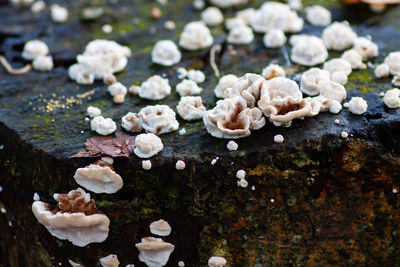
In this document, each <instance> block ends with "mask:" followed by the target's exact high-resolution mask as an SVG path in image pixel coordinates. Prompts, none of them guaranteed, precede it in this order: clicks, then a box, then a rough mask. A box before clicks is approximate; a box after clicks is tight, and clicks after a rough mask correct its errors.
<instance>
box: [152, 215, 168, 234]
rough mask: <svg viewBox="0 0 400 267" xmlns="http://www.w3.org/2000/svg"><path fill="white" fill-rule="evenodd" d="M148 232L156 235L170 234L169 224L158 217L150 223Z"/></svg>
mask: <svg viewBox="0 0 400 267" xmlns="http://www.w3.org/2000/svg"><path fill="white" fill-rule="evenodd" d="M149 227H150V232H151V233H152V234H154V235H158V236H169V235H170V234H171V230H172V228H171V226H170V225H169V223H168V222H167V221H164V220H163V219H160V220H158V221H154V222H152V223H151V224H150V226H149Z"/></svg>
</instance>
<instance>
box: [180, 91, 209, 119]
mask: <svg viewBox="0 0 400 267" xmlns="http://www.w3.org/2000/svg"><path fill="white" fill-rule="evenodd" d="M176 110H177V111H178V114H179V116H181V117H182V119H184V120H187V121H194V120H200V119H201V118H203V114H204V112H206V108H205V107H204V105H203V100H202V98H201V97H200V96H184V97H181V100H180V101H179V103H178V105H177V106H176Z"/></svg>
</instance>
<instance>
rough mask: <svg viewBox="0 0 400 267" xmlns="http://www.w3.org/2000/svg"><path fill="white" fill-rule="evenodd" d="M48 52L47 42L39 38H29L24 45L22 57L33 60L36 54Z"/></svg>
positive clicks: (42, 54) (41, 54)
mask: <svg viewBox="0 0 400 267" xmlns="http://www.w3.org/2000/svg"><path fill="white" fill-rule="evenodd" d="M48 54H49V47H48V46H47V44H46V43H45V42H43V41H40V40H30V41H28V42H26V44H25V45H24V49H23V51H22V57H23V58H24V59H26V60H34V59H35V58H36V57H38V56H47V55H48Z"/></svg>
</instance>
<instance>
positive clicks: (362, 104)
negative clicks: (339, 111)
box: [348, 96, 368, 115]
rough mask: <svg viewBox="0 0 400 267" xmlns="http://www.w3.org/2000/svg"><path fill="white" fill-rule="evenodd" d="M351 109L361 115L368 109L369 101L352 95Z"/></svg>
mask: <svg viewBox="0 0 400 267" xmlns="http://www.w3.org/2000/svg"><path fill="white" fill-rule="evenodd" d="M348 108H349V110H350V111H351V113H353V114H357V115H361V114H363V113H365V112H366V111H367V109H368V104H367V102H366V101H365V100H364V99H363V98H362V97H358V96H357V97H352V98H351V100H350V101H349V106H348Z"/></svg>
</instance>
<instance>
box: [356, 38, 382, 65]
mask: <svg viewBox="0 0 400 267" xmlns="http://www.w3.org/2000/svg"><path fill="white" fill-rule="evenodd" d="M353 49H354V50H356V51H357V52H358V54H360V55H361V57H362V60H364V61H365V60H369V59H371V58H373V57H376V56H377V55H378V54H379V48H378V46H377V45H376V44H375V43H374V42H372V41H371V39H370V38H368V37H358V38H357V39H355V40H354V46H353Z"/></svg>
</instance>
